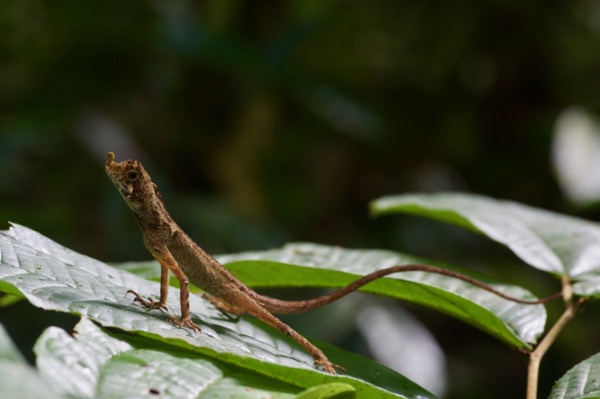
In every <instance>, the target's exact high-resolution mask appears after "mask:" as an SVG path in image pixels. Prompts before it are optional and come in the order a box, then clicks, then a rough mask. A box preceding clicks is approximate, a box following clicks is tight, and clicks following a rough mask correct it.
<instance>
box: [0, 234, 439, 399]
mask: <svg viewBox="0 0 600 399" xmlns="http://www.w3.org/2000/svg"><path fill="white" fill-rule="evenodd" d="M0 289H1V290H5V291H8V292H10V293H13V294H15V293H16V294H20V295H22V296H25V297H26V298H27V299H28V300H29V301H30V302H31V303H32V304H34V305H35V306H38V307H40V308H43V309H52V310H57V311H63V312H70V313H74V314H78V315H82V316H85V317H87V318H90V319H92V320H94V321H96V322H98V323H99V324H101V325H103V326H106V327H115V328H118V329H121V330H125V331H131V332H135V333H136V334H140V335H142V336H144V337H147V338H149V339H153V340H155V341H156V344H157V345H161V346H162V345H176V346H178V347H180V348H182V349H184V350H187V351H191V352H194V353H197V354H200V355H203V356H206V357H207V358H210V359H213V361H215V362H217V366H218V365H223V364H225V365H228V366H229V367H239V368H241V369H245V370H253V371H254V372H256V373H261V374H263V375H265V376H269V377H272V378H274V379H277V380H280V381H283V382H286V383H292V384H294V385H296V386H299V387H313V386H316V385H322V384H326V383H329V382H344V383H348V384H350V385H352V386H354V387H355V388H356V390H357V392H359V395H358V397H364V398H392V397H403V398H417V397H419V398H421V397H423V398H431V397H433V396H432V395H431V394H430V393H428V392H426V391H425V390H423V389H422V388H420V387H418V386H417V385H415V384H414V383H411V382H410V381H408V380H407V379H406V378H404V377H403V376H401V375H399V374H397V373H394V372H393V371H391V370H389V369H387V368H385V367H383V366H381V365H377V364H375V363H373V362H370V361H368V360H366V359H362V358H360V359H359V357H358V356H356V355H353V354H348V353H345V352H343V351H340V350H336V349H334V348H332V347H330V346H328V345H324V344H321V343H318V345H319V346H320V347H321V348H322V349H323V350H324V351H325V352H326V353H327V354H328V355H329V357H330V358H331V360H332V361H334V362H335V363H338V364H342V365H344V367H346V369H347V370H348V374H349V375H351V376H331V375H328V374H326V373H323V372H320V371H318V370H316V369H315V368H314V367H313V359H312V358H311V356H310V355H308V354H307V353H306V352H305V351H304V350H302V348H300V347H299V346H298V345H296V344H295V343H293V342H292V341H290V340H289V339H288V338H287V337H285V336H283V334H281V333H279V332H278V331H275V330H274V329H272V328H270V327H268V326H265V325H264V324H263V323H260V322H258V321H256V320H248V319H245V318H241V319H232V318H230V317H227V316H226V315H223V314H222V313H221V312H219V311H218V310H217V309H215V308H214V307H213V306H212V305H211V304H209V303H207V301H204V300H202V299H201V298H200V297H198V296H195V295H193V296H192V297H191V298H190V305H191V309H192V317H193V318H194V320H196V321H197V322H198V323H199V324H200V325H201V326H202V329H203V330H202V333H193V332H190V331H188V330H186V329H180V328H175V327H173V326H172V325H170V324H168V323H166V322H165V319H166V315H165V314H164V313H162V312H159V311H146V310H144V309H142V308H140V307H139V306H136V305H134V304H132V301H131V298H128V297H126V295H125V292H126V291H127V290H128V289H133V290H136V291H138V292H140V293H142V294H154V293H158V291H159V287H158V284H157V283H155V282H151V281H147V280H144V279H141V278H139V277H137V276H135V275H132V274H130V273H127V272H123V271H120V270H117V269H115V268H113V267H110V266H108V265H106V264H104V263H102V262H99V261H97V260H94V259H91V258H89V257H86V256H83V255H80V254H77V253H75V252H73V251H71V250H69V249H66V248H64V247H62V246H60V245H59V244H57V243H55V242H53V241H51V240H49V239H48V238H46V237H44V236H42V235H40V234H39V233H37V232H35V231H33V230H30V229H28V228H25V227H22V226H18V225H13V226H12V227H11V229H10V230H8V231H3V232H0ZM172 291H173V292H172V294H171V295H170V300H169V302H168V306H169V308H170V309H177V310H178V309H179V304H178V301H177V298H178V296H179V295H178V292H177V290H176V289H173V290H172ZM367 381H368V382H367ZM378 386H380V387H381V388H380V387H378Z"/></svg>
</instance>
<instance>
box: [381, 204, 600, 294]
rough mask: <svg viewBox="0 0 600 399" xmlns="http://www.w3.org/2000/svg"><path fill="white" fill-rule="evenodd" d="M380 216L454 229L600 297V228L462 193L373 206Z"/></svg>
mask: <svg viewBox="0 0 600 399" xmlns="http://www.w3.org/2000/svg"><path fill="white" fill-rule="evenodd" d="M371 210H372V212H373V213H374V214H375V215H382V214H390V213H410V214H416V215H421V216H426V217H430V218H433V219H437V220H441V221H444V222H447V223H451V224H455V225H457V226H461V227H464V228H467V229H470V230H473V231H476V232H479V233H481V234H484V235H486V236H488V237H489V238H491V239H493V240H495V241H497V242H499V243H501V244H504V245H506V246H507V247H508V248H510V249H511V250H512V251H513V252H514V253H515V254H516V255H517V256H519V257H520V258H521V259H522V260H523V261H525V262H526V263H528V264H530V265H531V266H534V267H536V268H538V269H540V270H544V271H547V272H550V273H553V274H555V275H558V276H568V277H569V278H571V279H572V280H575V281H580V282H582V283H584V282H585V283H586V284H585V286H584V285H580V286H575V287H574V291H575V292H576V293H578V294H580V295H586V296H595V295H599V294H600V284H599V283H598V280H599V276H600V225H599V224H597V223H592V222H588V221H585V220H582V219H577V218H574V217H570V216H565V215H561V214H558V213H553V212H548V211H544V210H541V209H536V208H532V207H529V206H526V205H522V204H519V203H516V202H511V201H501V200H495V199H492V198H487V197H482V196H477V195H470V194H457V193H442V194H406V195H397V196H389V197H383V198H380V199H378V200H375V201H373V203H372V204H371Z"/></svg>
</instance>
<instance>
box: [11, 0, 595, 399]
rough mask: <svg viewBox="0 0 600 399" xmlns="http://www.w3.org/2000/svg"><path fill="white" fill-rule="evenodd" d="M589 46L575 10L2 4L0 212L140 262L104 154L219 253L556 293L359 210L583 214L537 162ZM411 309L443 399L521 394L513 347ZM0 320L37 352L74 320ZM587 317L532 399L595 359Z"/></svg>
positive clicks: (450, 237) (511, 265)
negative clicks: (358, 261) (516, 207)
mask: <svg viewBox="0 0 600 399" xmlns="http://www.w3.org/2000/svg"><path fill="white" fill-rule="evenodd" d="M599 50H600V8H599V7H598V4H597V3H596V2H594V1H584V0H571V1H527V2H525V1H488V2H469V1H462V0H456V1H452V2H428V1H420V2H411V1H370V2H359V1H328V2H320V1H314V0H312V1H311V0H297V1H266V0H262V1H234V0H219V1H217V0H214V1H200V2H189V1H172V2H169V1H131V0H130V1H120V0H109V1H101V2H80V1H52V2H50V1H35V0H20V1H3V2H0V174H1V177H0V221H3V223H4V226H3V228H5V227H7V226H8V225H7V223H5V222H6V221H13V222H17V223H19V224H23V225H26V226H28V227H31V228H33V229H35V230H37V231H39V232H41V233H42V234H44V235H46V236H48V237H50V238H52V239H54V240H56V241H58V242H59V243H61V244H63V245H65V246H67V247H69V248H72V249H74V250H76V251H78V252H81V253H84V254H87V255H90V256H92V257H95V258H98V259H101V260H105V261H125V260H145V259H148V258H149V254H148V253H147V252H146V250H145V249H144V247H143V245H142V242H141V236H140V232H139V230H138V227H137V226H136V225H135V223H134V221H133V219H132V217H131V215H130V213H129V210H128V209H127V207H126V206H125V205H124V203H123V202H122V199H121V198H120V197H119V196H118V195H117V193H116V191H115V189H114V187H113V186H112V185H111V183H110V181H109V180H108V179H107V177H106V176H105V174H104V170H103V162H104V160H105V159H106V152H107V151H109V150H111V151H114V152H115V153H116V155H117V159H118V160H121V159H123V158H137V159H140V160H142V161H143V162H144V164H145V166H146V168H147V169H148V170H149V171H150V173H151V175H152V176H153V179H154V180H155V182H157V184H158V185H159V187H160V188H161V192H162V194H163V196H164V197H165V199H166V201H167V205H168V207H169V209H170V210H171V212H172V214H173V216H174V218H175V219H176V220H178V221H179V223H180V224H181V225H182V227H183V228H184V229H185V230H186V231H187V232H188V233H189V234H190V235H191V236H192V237H193V238H195V239H196V240H197V241H198V242H199V243H200V244H201V245H203V246H204V247H205V248H206V249H207V250H208V251H210V252H213V253H223V252H237V251H241V250H250V249H252V250H257V249H266V248H270V247H274V246H279V245H281V244H283V243H285V242H289V241H299V240H302V241H313V242H318V243H324V244H331V245H341V246H348V247H364V248H388V249H394V250H400V251H406V252H411V253H415V254H419V255H422V256H426V257H429V258H432V259H443V260H448V261H451V262H455V263H458V264H462V265H464V266H467V267H475V268H479V269H481V270H482V271H484V272H485V273H488V274H490V275H493V276H496V277H499V278H503V279H505V280H507V281H509V282H512V283H516V284H520V285H523V286H525V287H528V288H530V289H531V290H532V291H534V292H536V293H538V294H539V295H544V294H549V293H552V292H553V291H556V290H557V288H558V286H557V285H556V284H555V283H554V282H553V281H552V280H551V279H549V278H548V277H547V276H545V275H544V274H543V273H541V272H538V271H536V270H534V269H530V268H527V267H524V266H523V265H522V264H521V263H520V262H519V261H518V260H517V259H516V257H514V256H513V255H512V254H510V253H509V252H508V251H506V250H504V249H503V248H499V246H497V245H494V244H493V243H489V242H488V241H487V240H484V239H482V238H480V237H476V236H474V235H471V234H468V233H459V232H458V230H456V229H453V228H450V227H446V226H443V225H441V224H437V223H433V222H429V221H423V220H420V219H417V218H411V217H407V216H397V217H385V218H381V219H372V218H370V217H369V215H368V203H369V201H370V200H372V199H375V198H377V197H379V196H381V195H386V194H396V193H403V192H412V191H418V192H429V191H445V190H454V191H467V192H474V193H479V194H484V195H489V196H493V197H498V198H508V199H512V200H516V201H520V202H524V203H527V204H530V205H533V206H538V207H543V208H546V209H551V210H555V211H559V212H564V213H571V214H578V215H579V216H582V217H585V218H587V219H591V220H597V219H598V214H597V212H596V211H595V208H594V207H584V208H582V207H576V206H574V204H572V203H570V202H569V201H568V200H567V199H566V197H565V196H564V195H563V194H562V192H561V190H560V189H559V185H558V183H557V179H556V178H555V176H554V172H553V168H552V163H551V156H552V151H551V150H552V140H553V133H554V128H555V123H556V121H557V118H558V117H559V115H560V114H561V112H563V111H564V110H565V109H568V108H569V107H573V106H577V107H581V108H583V109H585V110H587V112H588V113H589V114H590V115H594V114H597V113H598V112H599V111H600V95H599V94H598V93H600V51H599ZM410 310H412V311H413V312H414V313H415V314H416V315H417V317H419V318H421V319H422V321H424V322H425V323H426V324H427V325H428V327H430V328H431V329H432V332H433V334H434V335H435V337H436V338H437V339H438V340H439V341H440V343H441V345H442V348H443V349H444V351H446V354H447V356H448V373H449V388H448V389H449V390H448V394H447V396H446V398H448V399H450V398H481V397H486V398H507V397H522V396H523V392H524V382H525V374H526V360H525V358H524V357H523V356H522V355H520V354H518V353H516V352H512V351H511V349H509V348H508V347H507V346H505V345H503V344H501V343H498V342H497V341H495V340H494V339H493V338H491V337H489V336H487V335H485V334H483V333H481V332H479V331H475V330H474V329H472V328H471V327H469V326H464V325H463V324H462V323H460V322H457V321H454V320H452V319H450V318H448V317H446V316H443V315H439V314H435V313H430V312H428V311H424V310H422V309H419V308H413V307H410ZM550 310H551V313H550V320H555V318H556V312H557V310H560V306H558V307H556V309H554V308H552V307H551V309H550ZM0 314H1V315H2V323H3V324H5V325H6V326H7V328H8V330H9V332H11V334H12V335H13V336H14V337H15V340H17V341H19V342H20V343H21V342H22V345H23V350H24V351H25V352H26V354H27V355H28V356H30V358H31V356H32V355H31V353H30V350H31V349H30V348H31V345H32V344H31V342H30V340H32V339H35V337H37V336H38V335H39V333H40V332H41V330H42V329H43V328H44V326H45V325H46V324H44V323H51V324H60V323H64V324H65V325H70V323H71V324H72V322H73V320H71V319H68V318H66V319H65V320H64V321H61V320H62V319H61V318H60V317H59V315H56V314H50V315H48V314H45V313H41V312H38V311H36V310H35V309H33V308H31V307H29V306H28V305H27V304H23V303H21V304H18V305H16V306H14V307H12V308H7V309H1V310H0ZM597 317H598V311H595V312H594V310H593V308H591V309H589V311H588V312H587V313H586V314H584V315H583V316H582V317H581V318H580V319H579V320H577V321H575V322H574V323H573V325H572V326H570V327H569V328H568V329H567V331H565V334H563V336H562V337H561V338H560V339H559V342H558V343H557V345H556V347H555V349H554V350H553V351H552V352H551V353H550V355H549V356H548V358H547V359H546V361H545V362H544V363H543V366H542V382H541V393H542V395H541V397H544V395H547V393H548V391H549V389H550V387H551V385H552V383H553V381H554V380H555V379H557V378H558V377H560V376H561V375H562V374H563V373H564V372H565V371H566V370H567V369H568V368H570V367H571V366H573V365H574V364H575V363H577V362H579V361H581V360H583V359H585V358H586V357H588V356H590V355H592V354H594V353H596V352H598V350H600V345H599V344H598V342H597V339H595V338H594V334H596V336H597V324H594V322H593V320H594V318H595V319H596V320H597ZM34 319H35V320H34ZM594 325H595V326H596V333H594V332H593V331H594ZM298 328H300V329H301V330H302V327H301V326H299V327H298ZM587 331H592V333H589V334H588V333H587Z"/></svg>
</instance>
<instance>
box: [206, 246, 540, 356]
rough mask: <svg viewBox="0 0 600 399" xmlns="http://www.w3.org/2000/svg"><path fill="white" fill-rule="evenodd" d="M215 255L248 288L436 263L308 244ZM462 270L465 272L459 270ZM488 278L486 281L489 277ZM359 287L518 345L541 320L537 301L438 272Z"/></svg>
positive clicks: (331, 281) (531, 339) (340, 280)
mask: <svg viewBox="0 0 600 399" xmlns="http://www.w3.org/2000/svg"><path fill="white" fill-rule="evenodd" d="M217 259H218V260H219V261H221V262H223V263H224V264H226V265H227V267H228V268H229V269H230V270H231V271H233V272H234V273H235V274H236V276H238V277H239V278H240V279H241V280H242V281H244V282H245V283H246V284H248V285H250V286H253V287H289V286H297V287H334V286H335V287H342V286H344V285H347V284H348V283H351V282H352V281H354V280H356V279H357V278H358V277H360V276H363V275H365V274H368V273H371V272H373V271H375V270H378V269H383V268H386V267H390V266H394V265H402V264H414V263H418V264H434V263H435V262H432V261H428V260H425V259H423V258H417V257H414V256H409V255H405V254H401V253H397V252H392V251H384V250H351V249H343V248H339V247H331V246H325V245H318V244H307V243H298V244H288V245H286V246H285V247H283V248H282V249H275V250H269V251H261V252H246V253H241V254H235V255H223V256H218V257H217ZM445 266H447V265H445ZM461 272H463V273H467V274H468V272H465V271H464V270H461ZM478 278H480V277H479V276H478ZM480 279H481V278H480ZM487 282H488V283H490V281H489V279H488V280H487ZM492 285H493V286H494V287H495V288H497V289H499V290H501V291H503V292H505V293H507V294H509V295H512V296H516V297H521V298H529V299H535V297H534V296H533V295H532V294H531V293H529V292H528V291H526V290H524V289H522V288H520V287H516V286H508V285H498V284H492ZM361 291H363V292H369V293H374V294H379V295H385V296H389V297H392V298H396V299H402V300H405V301H410V302H413V303H417V304H420V305H424V306H427V307H429V308H432V309H435V310H438V311H441V312H444V313H447V314H449V315H452V316H454V317H456V318H459V319H461V320H464V321H466V322H468V323H470V324H472V325H474V326H476V327H478V328H480V329H482V330H484V331H487V332H488V333H490V334H492V335H494V336H496V337H498V338H500V339H502V340H503V341H505V342H507V343H509V344H511V345H514V346H516V347H518V348H524V349H528V348H530V344H532V343H535V342H536V339H537V338H538V337H539V336H540V334H541V333H542V332H543V329H544V324H545V322H546V311H545V309H544V307H543V306H541V305H521V304H518V303H515V302H511V301H507V300H505V299H502V298H500V297H498V296H496V295H494V294H492V293H490V292H488V291H485V290H483V289H480V288H477V287H475V286H473V285H471V284H468V283H466V282H464V281H461V280H457V279H455V278H450V277H446V276H442V275H438V274H432V273H423V272H405V273H397V274H393V275H390V276H388V277H387V278H383V279H378V280H375V281H373V282H371V283H369V284H367V285H365V286H363V287H362V288H361Z"/></svg>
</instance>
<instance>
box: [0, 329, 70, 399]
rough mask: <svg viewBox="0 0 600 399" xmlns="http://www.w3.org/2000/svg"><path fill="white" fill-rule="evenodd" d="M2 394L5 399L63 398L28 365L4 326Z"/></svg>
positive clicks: (0, 338) (1, 338)
mask: <svg viewBox="0 0 600 399" xmlns="http://www.w3.org/2000/svg"><path fill="white" fill-rule="evenodd" d="M0 393H1V394H2V397H4V398H21V399H38V398H50V399H55V398H56V399H58V398H62V396H60V395H58V394H57V392H56V391H55V390H54V388H53V387H52V386H51V385H49V384H48V383H47V382H46V381H44V380H43V379H42V378H41V377H40V375H39V374H38V373H37V372H36V371H35V370H34V369H33V368H32V367H31V366H29V365H28V364H27V362H26V361H25V359H24V358H23V356H21V354H20V353H19V351H18V350H17V348H16V347H15V345H14V344H13V343H12V341H11V340H10V337H9V336H8V334H7V333H6V331H5V330H4V327H3V326H2V325H0Z"/></svg>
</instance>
